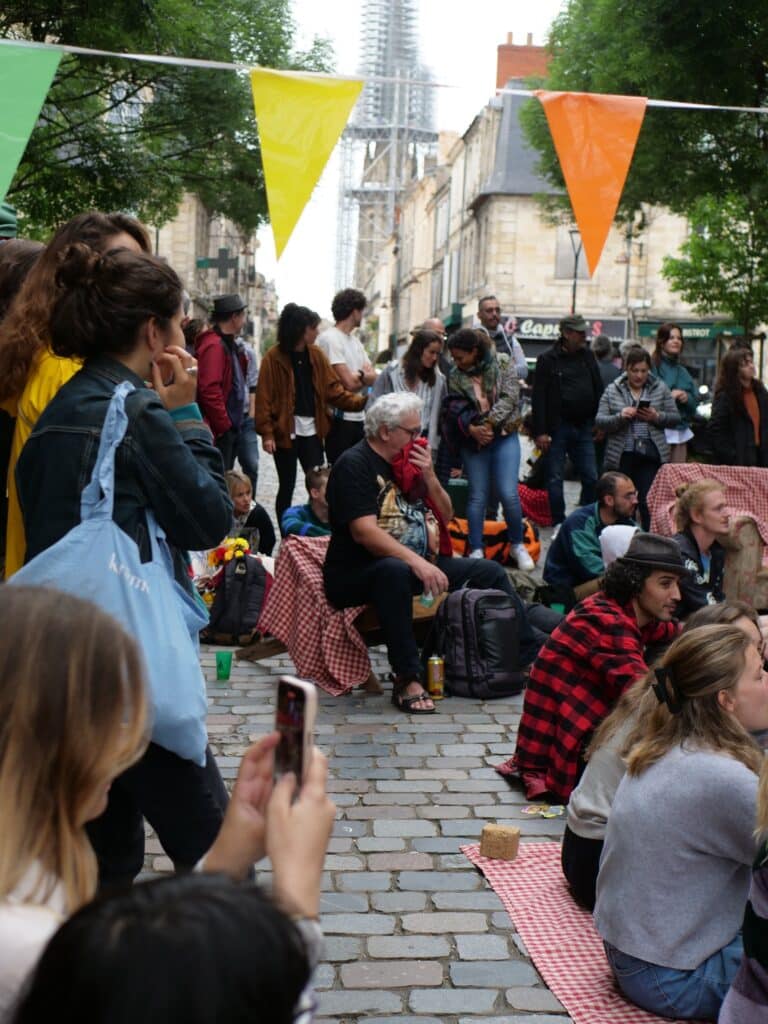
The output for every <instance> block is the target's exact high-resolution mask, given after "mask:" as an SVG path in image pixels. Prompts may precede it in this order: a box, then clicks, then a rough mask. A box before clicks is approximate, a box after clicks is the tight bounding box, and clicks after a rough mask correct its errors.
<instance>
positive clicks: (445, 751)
mask: <svg viewBox="0 0 768 1024" xmlns="http://www.w3.org/2000/svg"><path fill="white" fill-rule="evenodd" d="M440 753H441V754H442V755H443V757H485V755H486V754H487V753H488V748H487V747H486V746H485V744H484V743H446V744H445V745H444V746H442V747H441V749H440Z"/></svg>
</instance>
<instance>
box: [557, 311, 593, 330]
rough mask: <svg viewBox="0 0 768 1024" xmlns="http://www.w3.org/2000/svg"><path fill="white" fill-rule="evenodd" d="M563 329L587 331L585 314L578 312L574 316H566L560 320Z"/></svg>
mask: <svg viewBox="0 0 768 1024" xmlns="http://www.w3.org/2000/svg"><path fill="white" fill-rule="evenodd" d="M560 330H561V331H585V332H586V330H587V321H586V320H585V319H584V317H583V316H579V315H578V314H576V315H574V316H564V317H563V319H562V320H561V321H560Z"/></svg>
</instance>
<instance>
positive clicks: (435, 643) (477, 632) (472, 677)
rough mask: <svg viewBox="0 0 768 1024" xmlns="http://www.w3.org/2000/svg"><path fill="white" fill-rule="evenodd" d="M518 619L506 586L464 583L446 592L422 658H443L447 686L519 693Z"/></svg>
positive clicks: (469, 693)
mask: <svg viewBox="0 0 768 1024" xmlns="http://www.w3.org/2000/svg"><path fill="white" fill-rule="evenodd" d="M519 628H520V623H519V620H518V616H517V612H516V609H515V606H514V604H513V602H512V599H511V598H510V596H509V595H508V594H505V593H504V591H503V590H473V589H470V588H463V589H461V590H456V591H454V592H453V593H452V594H448V596H447V597H446V598H445V600H444V601H443V602H442V604H441V605H440V607H439V608H438V609H437V612H436V613H435V618H434V622H433V624H432V629H431V632H430V636H429V637H428V639H427V642H426V644H425V646H424V650H423V652H422V658H423V659H424V662H425V664H426V661H427V659H428V658H429V657H430V656H431V655H433V654H434V655H438V656H440V657H441V658H443V660H444V662H445V692H446V694H450V695H452V696H456V697H474V698H475V699H478V700H492V699H493V698H494V697H513V696H515V695H516V694H518V693H521V692H522V690H523V687H524V685H525V675H524V673H522V672H521V671H520V668H519V659H520V635H519Z"/></svg>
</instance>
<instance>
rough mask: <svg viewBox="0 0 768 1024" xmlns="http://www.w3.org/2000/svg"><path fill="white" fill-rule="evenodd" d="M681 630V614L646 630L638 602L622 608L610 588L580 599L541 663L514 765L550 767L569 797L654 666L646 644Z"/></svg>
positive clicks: (550, 778) (555, 786)
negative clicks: (609, 721)
mask: <svg viewBox="0 0 768 1024" xmlns="http://www.w3.org/2000/svg"><path fill="white" fill-rule="evenodd" d="M679 630H680V625H679V624H678V623H676V622H656V621H654V622H652V623H651V624H650V625H648V626H646V627H645V628H644V629H642V630H641V629H640V627H639V626H638V624H637V619H636V618H635V614H634V611H633V609H632V605H631V604H629V605H627V606H626V607H624V608H622V607H621V605H619V604H618V603H617V602H616V601H612V600H611V599H610V598H608V597H606V596H605V594H604V593H602V591H598V593H597V594H593V595H592V596H591V597H588V598H586V600H584V601H582V602H581V603H580V604H578V605H576V607H575V608H574V609H573V611H572V612H571V613H570V614H569V615H568V616H567V618H566V619H564V620H563V622H561V624H560V625H559V626H558V627H557V629H556V630H555V631H554V633H552V635H551V636H550V638H549V639H548V640H547V642H546V643H545V644H544V646H543V647H542V649H541V651H540V652H539V656H538V657H537V658H536V661H535V662H534V663H533V666H532V668H531V675H530V680H529V682H528V687H527V689H526V691H525V703H524V704H523V716H522V718H521V720H520V726H519V729H518V733H517V748H516V751H515V756H514V758H512V762H511V763H510V762H507V765H508V767H507V768H506V773H509V772H510V771H512V770H513V771H516V772H520V773H522V772H529V771H530V772H535V773H537V774H541V775H544V776H545V780H546V784H547V790H548V791H549V792H550V793H553V794H555V796H557V797H558V799H560V800H562V801H563V803H565V802H566V801H567V800H568V797H569V796H570V795H571V791H572V790H573V789H574V787H575V785H576V781H577V779H578V773H579V757H580V755H581V754H582V752H583V750H584V748H585V746H586V745H587V743H588V742H589V740H590V738H591V736H592V733H593V732H594V730H595V729H596V728H597V726H598V725H599V724H600V722H602V720H603V719H604V718H605V717H606V715H607V714H608V713H609V712H610V711H611V710H612V709H613V707H614V705H615V704H616V701H617V700H618V699H619V697H620V696H621V693H622V692H623V691H624V690H625V689H626V688H627V687H628V686H629V685H630V684H631V683H633V682H634V681H635V680H636V679H638V678H639V677H640V676H641V675H643V674H644V673H645V672H646V671H647V665H646V664H645V660H644V651H643V648H644V647H645V645H646V644H649V643H659V642H663V641H665V640H672V639H673V638H674V637H675V636H676V635H677V633H678V632H679ZM502 767H506V766H502Z"/></svg>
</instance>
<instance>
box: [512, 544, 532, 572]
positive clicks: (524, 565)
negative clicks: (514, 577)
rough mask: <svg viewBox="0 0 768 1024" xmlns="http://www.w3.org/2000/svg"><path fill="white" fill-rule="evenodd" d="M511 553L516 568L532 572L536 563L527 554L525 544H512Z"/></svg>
mask: <svg viewBox="0 0 768 1024" xmlns="http://www.w3.org/2000/svg"><path fill="white" fill-rule="evenodd" d="M512 554H513V555H514V556H515V560H516V561H517V568H518V569H522V570H523V571H524V572H533V570H534V569H535V568H536V563H535V562H534V560H533V559H532V558H531V556H530V555H529V554H528V549H527V548H526V546H525V544H513V545H512Z"/></svg>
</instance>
